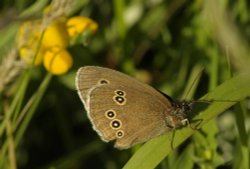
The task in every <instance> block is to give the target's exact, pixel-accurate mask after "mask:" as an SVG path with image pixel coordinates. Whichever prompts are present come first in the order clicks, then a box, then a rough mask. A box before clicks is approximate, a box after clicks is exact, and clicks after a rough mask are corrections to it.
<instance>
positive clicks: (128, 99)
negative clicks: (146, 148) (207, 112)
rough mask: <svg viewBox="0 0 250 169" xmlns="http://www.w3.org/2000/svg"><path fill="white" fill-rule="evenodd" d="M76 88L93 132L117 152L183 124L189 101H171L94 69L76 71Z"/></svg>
mask: <svg viewBox="0 0 250 169" xmlns="http://www.w3.org/2000/svg"><path fill="white" fill-rule="evenodd" d="M76 88H77V91H78V94H79V96H80V98H81V100H82V102H83V104H84V106H85V109H86V111H87V115H88V118H89V119H90V121H91V123H92V125H93V129H94V130H96V131H97V133H98V134H99V135H100V137H101V139H102V140H103V141H105V142H109V141H112V140H115V147H116V148H119V149H126V148H130V147H131V146H133V145H135V144H138V143H143V142H145V141H147V140H149V139H151V138H153V137H156V136H159V135H162V134H164V133H166V132H168V131H169V130H172V129H175V128H179V127H181V126H183V125H185V123H186V121H187V114H186V113H187V111H189V109H190V104H189V102H174V101H173V100H172V99H171V98H170V97H169V96H167V97H166V96H164V95H163V94H161V93H160V92H158V91H157V90H155V89H154V88H152V87H151V86H149V85H147V84H144V83H142V82H140V81H138V80H136V79H134V78H132V77H130V76H128V75H126V74H123V73H121V72H118V71H115V70H112V69H108V68H102V67H97V66H85V67H82V68H80V69H79V70H78V72H77V76H76Z"/></svg>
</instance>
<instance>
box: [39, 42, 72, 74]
mask: <svg viewBox="0 0 250 169" xmlns="http://www.w3.org/2000/svg"><path fill="white" fill-rule="evenodd" d="M43 63H44V67H45V68H46V69H47V70H48V71H49V72H51V73H52V74H55V75H61V74H64V73H66V72H67V71H68V70H69V69H70V68H71V66H72V64H73V60H72V57H71V55H70V53H69V52H68V51H67V50H66V49H64V48H61V47H58V46H54V47H51V48H49V49H48V50H47V51H46V53H45V56H44V60H43Z"/></svg>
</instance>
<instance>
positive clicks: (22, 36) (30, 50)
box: [17, 20, 44, 65]
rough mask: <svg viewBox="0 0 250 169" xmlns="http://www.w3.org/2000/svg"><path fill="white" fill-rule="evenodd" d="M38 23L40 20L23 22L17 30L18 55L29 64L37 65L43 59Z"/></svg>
mask: <svg viewBox="0 0 250 169" xmlns="http://www.w3.org/2000/svg"><path fill="white" fill-rule="evenodd" d="M40 24H41V20H33V21H27V22H24V23H23V24H21V26H20V28H19V30H18V32H17V46H18V48H19V54H20V57H21V58H22V59H23V60H24V61H25V62H27V63H28V64H30V65H39V64H41V63H42V60H43V55H44V48H43V47H42V46H41V44H39V39H40V38H41V31H40Z"/></svg>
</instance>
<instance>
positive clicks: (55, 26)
mask: <svg viewBox="0 0 250 169" xmlns="http://www.w3.org/2000/svg"><path fill="white" fill-rule="evenodd" d="M42 44H43V45H44V46H45V47H46V48H49V47H52V46H60V47H67V46H68V44H69V35H68V32H67V29H66V24H65V22H64V21H62V20H59V21H56V22H53V23H51V24H50V25H49V26H48V27H47V29H46V30H45V33H44V36H43V40H42Z"/></svg>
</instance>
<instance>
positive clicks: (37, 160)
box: [0, 0, 250, 169]
mask: <svg viewBox="0 0 250 169" xmlns="http://www.w3.org/2000/svg"><path fill="white" fill-rule="evenodd" d="M53 2H54V1H53ZM57 2H58V4H60V5H61V6H63V7H68V8H63V9H65V10H67V12H66V13H67V15H68V17H71V16H76V15H81V16H86V17H89V18H91V19H93V20H94V21H96V23H97V24H98V30H97V32H96V34H95V35H94V36H92V37H91V38H88V39H87V40H86V39H85V38H83V39H81V40H80V43H79V42H78V43H73V44H71V45H70V46H69V47H68V50H69V52H70V53H71V55H72V56H73V62H74V63H73V67H72V68H71V69H70V71H69V72H67V73H66V74H64V75H61V76H53V77H51V75H48V73H47V72H46V70H45V69H44V67H43V66H37V67H32V68H29V73H27V71H26V68H20V65H19V62H20V59H19V58H18V57H17V58H14V60H13V59H12V60H7V58H9V56H10V53H11V51H13V50H14V51H16V50H17V47H16V32H17V30H18V27H19V25H20V23H22V22H23V21H27V20H32V19H34V18H41V17H42V11H43V10H44V9H45V7H46V6H47V5H49V4H50V1H48V0H41V1H32V0H16V1H15V0H1V1H0V64H1V65H0V74H2V75H0V78H1V79H0V81H1V83H2V84H1V85H2V86H1V87H2V88H1V89H2V90H1V93H0V97H1V98H0V148H1V150H0V151H1V154H0V168H1V167H2V168H11V169H14V168H20V169H31V168H36V169H45V168H51V169H54V168H55V169H57V168H58V169H61V168H62V169H82V168H99V169H101V168H108V169H115V168H122V167H123V166H124V165H125V164H126V163H127V161H128V160H129V159H130V158H131V156H132V155H133V154H134V153H135V152H136V150H138V149H139V148H140V146H136V147H133V148H131V149H128V150H123V151H120V150H117V149H114V148H113V146H112V145H113V144H112V143H103V142H102V141H101V140H100V138H99V137H98V135H97V133H95V131H93V130H92V126H91V124H90V122H89V120H88V119H87V116H86V112H85V109H84V107H83V105H82V103H81V101H80V99H79V97H78V95H77V92H76V89H75V84H74V82H75V80H74V79H75V73H76V71H77V69H78V68H80V67H81V66H85V65H99V66H103V67H109V68H113V69H116V70H119V71H122V72H124V73H126V74H129V75H131V76H133V77H136V78H138V79H140V80H142V81H144V82H146V83H149V84H150V85H152V86H154V87H155V88H157V89H159V90H161V91H162V92H164V93H166V94H168V95H169V96H171V97H173V98H176V99H187V100H192V99H195V100H196V99H199V98H200V97H201V96H203V95H204V94H206V93H207V92H209V91H212V90H213V89H215V88H216V87H217V86H218V85H219V84H221V83H223V82H225V81H227V80H228V79H230V78H231V77H232V76H234V75H237V74H240V73H243V72H249V64H250V61H249V59H250V57H249V39H250V38H249V37H250V27H249V24H250V4H249V1H247V0H238V1H233V0H203V1H202V0H196V1H187V0H167V1H164V0H146V1H142V0H134V1H124V0H113V1H101V0H100V1H91V0H78V1H76V0H75V1H74V0H71V1H70V0H68V1H67V0H58V1H57ZM17 55H18V54H16V56H17ZM10 62H11V63H10ZM8 63H9V65H12V66H11V67H8ZM15 66H16V67H18V66H19V68H20V69H18V71H17V72H15V71H14V70H15ZM6 67H8V71H7V70H6V69H7V68H6ZM202 69H203V71H202V72H201V70H202ZM4 71H6V72H4ZM199 73H202V74H201V77H199V79H196V82H197V86H195V87H194V88H192V90H193V91H192V94H191V95H190V93H188V91H189V89H190V88H191V87H190V86H192V84H193V83H192V82H193V81H194V79H195V77H197V74H199ZM26 74H29V78H25V77H26ZM6 79H8V81H7V80H6ZM27 79H28V80H27ZM6 81H7V82H6ZM235 90H237V89H235ZM248 91H250V90H248ZM187 93H188V94H189V95H187ZM249 93H250V92H249ZM249 93H248V95H249ZM32 98H33V99H34V100H32ZM218 99H220V100H223V99H224V100H230V99H228V98H224V97H223V96H220V97H219V98H218ZM236 101H239V100H236ZM29 104H31V105H29ZM32 105H34V106H33V107H32ZM25 106H26V107H27V110H26V109H25ZM9 111H11V112H15V113H13V114H15V115H10V117H9V116H8V112H9ZM22 112H27V113H26V114H24V115H23V116H22ZM235 112H237V113H236V114H237V115H235ZM239 112H240V113H239ZM15 116H16V117H17V119H18V117H20V119H21V122H20V123H19V124H18V125H17V128H15V127H14V126H15V122H16V121H15V120H13V121H12V119H15ZM5 119H7V120H5ZM249 120H250V119H249V100H244V101H242V102H241V103H240V104H238V106H236V107H235V108H232V109H230V110H228V111H226V112H224V113H222V114H220V116H218V117H217V118H214V119H212V120H211V121H209V126H208V127H206V126H205V127H204V129H203V131H202V132H201V133H202V134H196V136H194V137H193V138H192V139H189V140H187V141H186V142H185V143H184V144H182V145H181V146H180V148H178V149H174V150H173V151H172V152H171V153H170V155H168V156H167V157H166V158H164V160H160V161H161V163H160V164H159V165H158V166H157V168H159V169H160V168H171V169H173V168H174V169H177V168H182V169H183V168H204V169H205V168H220V169H227V168H245V169H248V168H249V166H250V161H249V154H250V153H249V134H250V132H249V127H250V123H249ZM19 129H20V130H19ZM19 131H20V132H19ZM197 133H198V132H197ZM239 135H240V136H239ZM17 138H18V139H17ZM190 145H192V146H191V147H190ZM162 149H164V147H162Z"/></svg>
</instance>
